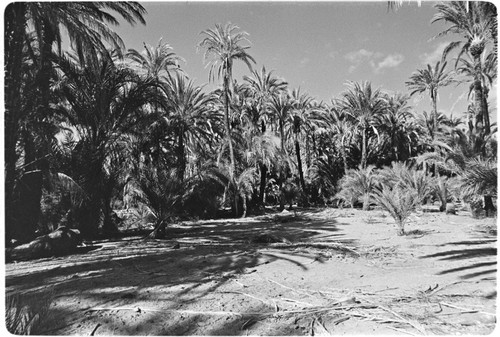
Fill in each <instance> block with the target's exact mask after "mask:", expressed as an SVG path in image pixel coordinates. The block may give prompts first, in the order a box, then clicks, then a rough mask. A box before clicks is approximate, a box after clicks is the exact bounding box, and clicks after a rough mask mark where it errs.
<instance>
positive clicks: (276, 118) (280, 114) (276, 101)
mask: <svg viewBox="0 0 500 337" xmlns="http://www.w3.org/2000/svg"><path fill="white" fill-rule="evenodd" d="M292 109H293V102H292V99H291V97H290V95H289V94H288V93H281V94H279V95H276V96H273V97H272V99H271V105H270V111H271V113H270V114H271V118H272V120H273V122H274V124H276V129H277V131H278V134H279V136H280V149H281V156H282V158H286V157H287V156H288V153H287V150H286V147H285V141H286V129H285V127H286V122H287V120H288V119H289V116H290V114H291V111H292ZM287 169H288V167H287V165H286V163H282V164H280V170H279V176H280V179H279V187H280V191H281V192H283V183H284V182H285V179H286V175H285V171H286V170H287ZM284 208H285V199H284V195H283V193H281V195H280V210H283V209H284Z"/></svg>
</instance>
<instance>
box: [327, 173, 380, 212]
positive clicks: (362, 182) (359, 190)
mask: <svg viewBox="0 0 500 337" xmlns="http://www.w3.org/2000/svg"><path fill="white" fill-rule="evenodd" d="M376 182H377V176H376V174H375V166H373V165H370V166H368V167H366V168H359V169H351V170H349V171H347V174H346V175H345V176H344V177H342V179H341V180H340V183H339V184H340V192H339V193H337V195H336V197H337V198H340V199H343V200H345V201H347V202H348V203H350V204H351V207H354V203H355V202H356V201H358V200H359V199H361V200H362V202H363V210H364V211H367V210H369V209H370V199H371V194H372V193H373V191H374V188H375V186H376Z"/></svg>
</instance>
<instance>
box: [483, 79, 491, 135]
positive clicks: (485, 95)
mask: <svg viewBox="0 0 500 337" xmlns="http://www.w3.org/2000/svg"><path fill="white" fill-rule="evenodd" d="M482 88H483V106H482V109H483V120H484V134H485V135H489V134H490V133H491V124H490V114H489V111H488V91H489V90H488V88H486V87H485V86H482Z"/></svg>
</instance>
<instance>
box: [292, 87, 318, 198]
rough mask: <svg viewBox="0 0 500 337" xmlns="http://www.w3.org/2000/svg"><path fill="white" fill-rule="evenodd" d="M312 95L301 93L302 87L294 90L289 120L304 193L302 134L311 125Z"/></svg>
mask: <svg viewBox="0 0 500 337" xmlns="http://www.w3.org/2000/svg"><path fill="white" fill-rule="evenodd" d="M312 101H313V99H312V97H311V96H309V95H308V94H307V93H301V92H300V89H298V90H293V91H292V110H291V114H290V116H289V120H288V129H289V130H290V131H289V132H290V133H292V134H293V135H294V144H295V155H296V157H297V170H298V173H299V181H300V187H301V189H302V194H304V193H305V189H306V183H305V180H304V172H303V169H302V158H301V155H300V135H301V134H302V132H303V131H306V129H307V128H308V127H309V124H310V121H309V113H310V108H311V104H312Z"/></svg>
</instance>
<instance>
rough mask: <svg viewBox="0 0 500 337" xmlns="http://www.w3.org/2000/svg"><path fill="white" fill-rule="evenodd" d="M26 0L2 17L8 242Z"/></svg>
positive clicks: (13, 224)
mask: <svg viewBox="0 0 500 337" xmlns="http://www.w3.org/2000/svg"><path fill="white" fill-rule="evenodd" d="M25 15H26V3H24V2H13V3H10V4H9V5H8V6H7V7H6V9H5V13H4V18H5V26H4V27H5V35H4V36H5V39H4V42H5V47H4V48H5V49H4V50H5V53H4V54H5V114H4V116H5V124H4V130H5V138H4V141H5V144H4V151H5V167H4V168H5V240H6V242H9V241H10V239H11V233H12V231H13V230H14V229H15V227H16V221H15V218H14V215H13V210H14V209H13V208H14V204H13V201H14V185H15V179H16V161H17V152H16V144H17V139H18V129H19V118H20V116H21V85H22V67H21V65H22V60H23V57H22V53H23V45H24V24H25Z"/></svg>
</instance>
